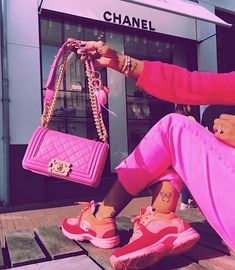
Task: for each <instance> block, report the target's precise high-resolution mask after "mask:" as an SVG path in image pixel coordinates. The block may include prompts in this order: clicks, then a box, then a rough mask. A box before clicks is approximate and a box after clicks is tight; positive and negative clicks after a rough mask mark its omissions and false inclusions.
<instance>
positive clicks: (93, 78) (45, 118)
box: [41, 42, 108, 143]
mask: <svg viewBox="0 0 235 270" xmlns="http://www.w3.org/2000/svg"><path fill="white" fill-rule="evenodd" d="M70 45H71V46H67V48H66V51H65V53H64V54H63V59H62V63H61V65H60V72H59V76H58V79H57V82H56V85H55V90H54V94H53V98H52V102H51V104H49V105H47V104H44V110H43V114H42V117H41V126H42V127H47V126H48V124H49V121H50V119H51V116H52V113H53V109H54V107H55V102H56V98H57V96H58V94H59V89H60V85H61V83H62V80H63V77H64V74H65V70H66V62H67V59H68V57H69V55H70V53H71V51H72V47H74V48H76V49H78V48H79V47H78V45H77V44H76V43H74V42H71V44H70ZM85 66H86V75H87V78H88V89H89V97H90V101H91V108H92V113H93V117H94V122H95V126H96V130H97V133H98V137H99V139H100V140H102V141H103V142H105V143H107V139H108V133H107V131H106V128H105V125H104V121H103V117H102V112H101V110H100V109H99V106H98V100H97V97H96V95H95V91H99V90H100V89H101V88H102V87H103V85H102V81H101V74H100V73H99V72H98V71H94V68H93V63H92V61H91V59H90V58H89V57H87V59H86V60H85ZM97 75H98V76H97Z"/></svg>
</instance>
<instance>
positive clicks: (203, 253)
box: [0, 209, 235, 270]
mask: <svg viewBox="0 0 235 270" xmlns="http://www.w3.org/2000/svg"><path fill="white" fill-rule="evenodd" d="M178 215H179V216H181V217H182V218H184V219H185V220H187V221H188V222H190V224H191V225H192V226H193V227H194V228H195V229H196V230H198V232H199V233H200V234H201V239H200V241H199V242H198V243H197V245H195V246H194V247H193V248H192V249H191V250H189V251H188V252H186V253H184V254H181V255H179V256H174V257H168V258H167V257H166V258H164V259H162V260H161V261H160V262H158V264H157V265H155V266H152V267H151V268H148V270H156V269H161V270H170V269H171V270H173V269H174V270H181V269H184V270H234V269H235V254H234V252H232V251H230V250H229V249H228V248H227V246H226V245H225V244H224V243H223V241H222V240H221V238H220V237H219V236H218V235H217V234H216V232H215V231H214V230H213V229H212V228H211V227H210V225H209V224H208V223H207V222H206V221H205V220H204V218H203V216H202V214H201V213H200V211H199V210H198V209H186V210H183V211H178ZM117 224H118V228H119V231H120V236H121V245H124V244H125V243H127V242H128V241H129V237H130V236H131V234H132V228H133V227H132V226H133V225H132V223H131V221H130V218H129V217H123V216H121V217H118V218H117ZM5 241H6V245H5V248H3V249H2V250H1V253H0V269H6V268H15V267H17V269H18V270H39V269H43V270H54V269H56V270H73V269H74V270H75V269H76V270H77V269H82V270H100V269H105V270H112V267H111V265H110V262H109V257H110V254H111V253H112V251H113V249H99V248H96V247H94V246H93V245H92V244H90V243H88V242H79V243H77V242H75V241H71V240H69V239H67V238H65V237H64V236H63V234H62V232H61V230H60V228H59V227H56V226H51V227H41V228H39V229H37V230H35V231H34V232H30V231H15V232H12V233H7V234H6V235H5Z"/></svg>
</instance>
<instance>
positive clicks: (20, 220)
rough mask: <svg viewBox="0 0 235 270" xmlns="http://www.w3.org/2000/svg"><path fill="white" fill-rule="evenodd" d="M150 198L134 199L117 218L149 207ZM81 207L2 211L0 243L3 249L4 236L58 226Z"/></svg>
mask: <svg viewBox="0 0 235 270" xmlns="http://www.w3.org/2000/svg"><path fill="white" fill-rule="evenodd" d="M150 203H151V197H150V196H146V197H139V198H134V199H132V201H131V202H130V203H129V204H128V205H127V206H126V207H125V209H123V211H122V212H121V213H120V214H119V216H132V215H137V214H138V213H139V209H140V207H146V206H148V205H150ZM83 207H84V206H83V205H78V204H77V203H76V202H74V204H70V205H65V206H53V207H48V206H47V207H43V206H41V207H40V208H37V209H27V208H26V207H24V208H25V209H24V210H14V208H9V211H7V209H4V211H2V212H1V213H0V243H1V247H2V248H4V247H5V234H6V233H8V232H16V231H19V230H29V231H32V232H33V231H34V230H36V229H38V228H40V227H45V226H58V225H59V224H61V222H62V221H63V220H64V219H65V218H66V217H76V216H78V214H79V213H80V211H81V208H83Z"/></svg>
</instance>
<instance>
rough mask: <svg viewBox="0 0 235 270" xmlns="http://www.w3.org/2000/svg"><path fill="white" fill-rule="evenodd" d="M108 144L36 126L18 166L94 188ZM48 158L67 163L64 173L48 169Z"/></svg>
mask: <svg viewBox="0 0 235 270" xmlns="http://www.w3.org/2000/svg"><path fill="white" fill-rule="evenodd" d="M108 149H109V146H108V144H107V143H103V142H97V141H93V140H89V139H86V138H81V137H78V136H74V135H70V134H65V133H61V132H58V131H54V130H50V129H48V128H43V127H39V128H37V129H36V130H35V131H34V133H33V135H32V137H31V140H30V142H29V144H28V148H27V150H26V153H25V155H24V159H23V162H22V165H23V167H24V168H25V169H27V170H31V171H33V172H36V173H39V174H43V175H46V176H54V177H58V178H62V179H65V180H69V181H73V182H76V183H81V184H84V185H89V186H93V187H96V186H98V185H99V183H100V178H101V174H102V171H103V168H104V165H105V162H106V158H107V154H108ZM52 159H58V160H60V161H64V162H68V163H71V164H72V166H71V169H70V173H69V174H68V176H58V175H54V174H52V173H50V172H49V171H48V164H49V163H50V161H51V160H52Z"/></svg>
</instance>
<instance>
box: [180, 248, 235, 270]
mask: <svg viewBox="0 0 235 270" xmlns="http://www.w3.org/2000/svg"><path fill="white" fill-rule="evenodd" d="M185 255H187V256H189V257H190V258H191V259H193V260H194V261H197V262H198V263H199V264H200V265H201V266H203V267H205V268H206V269H208V270H221V269H226V270H234V269H235V260H234V258H231V257H230V256H227V255H225V254H224V253H222V252H219V251H217V250H215V249H212V248H208V247H205V246H203V245H200V244H197V245H195V246H194V247H193V248H192V249H191V250H189V251H188V252H186V253H185Z"/></svg>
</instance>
